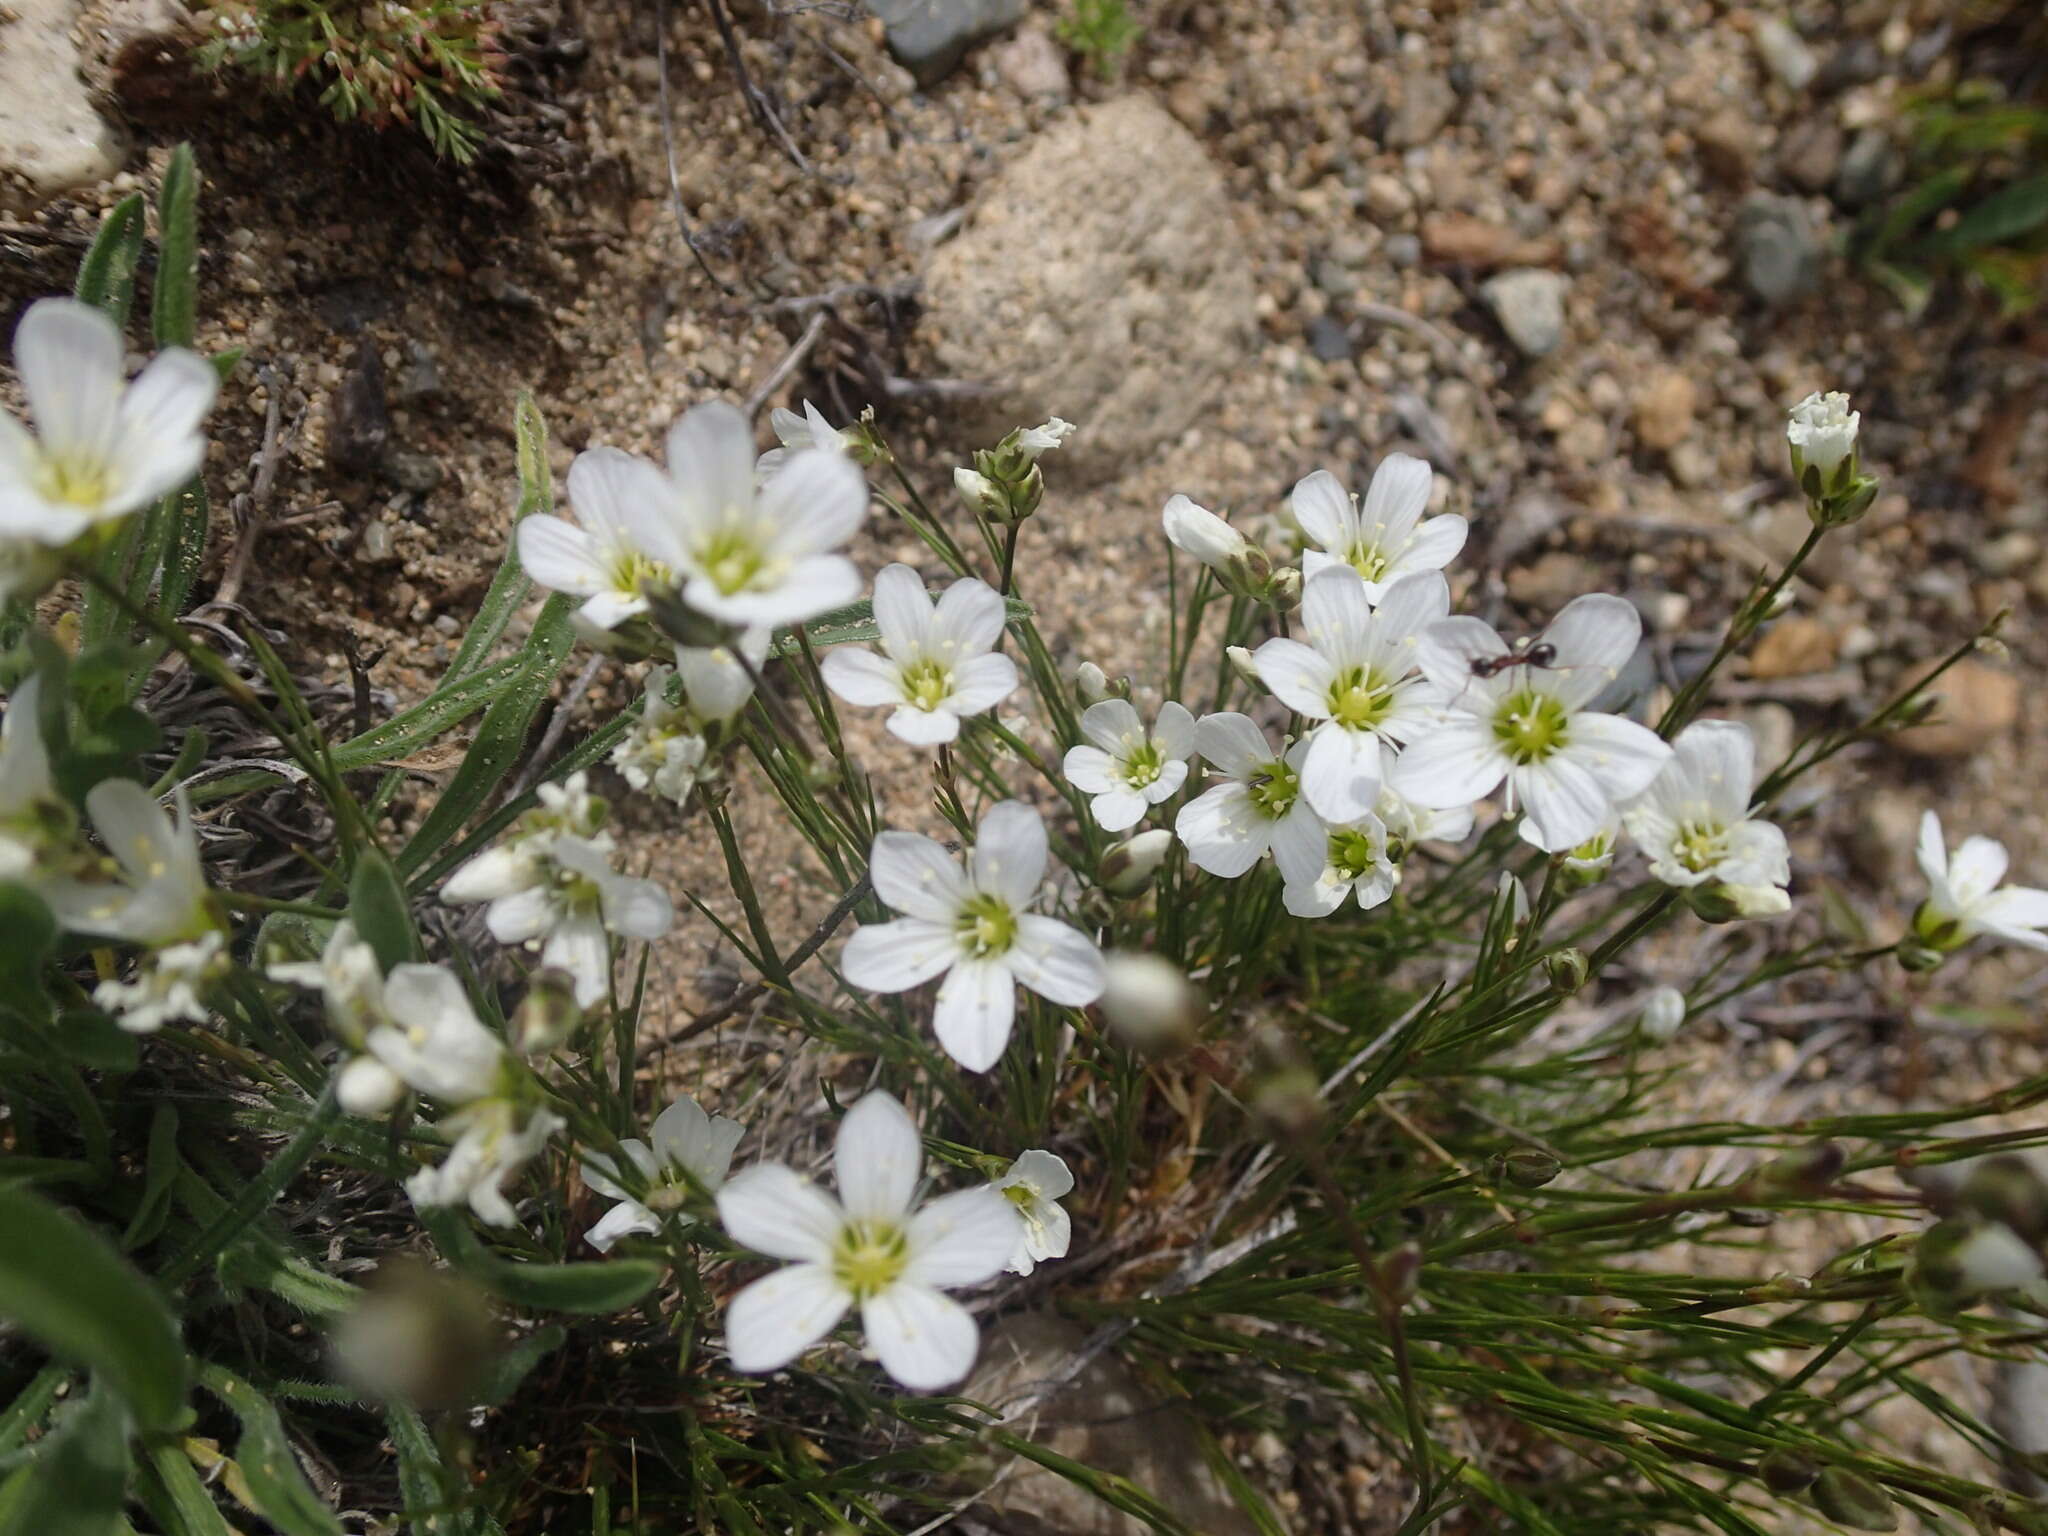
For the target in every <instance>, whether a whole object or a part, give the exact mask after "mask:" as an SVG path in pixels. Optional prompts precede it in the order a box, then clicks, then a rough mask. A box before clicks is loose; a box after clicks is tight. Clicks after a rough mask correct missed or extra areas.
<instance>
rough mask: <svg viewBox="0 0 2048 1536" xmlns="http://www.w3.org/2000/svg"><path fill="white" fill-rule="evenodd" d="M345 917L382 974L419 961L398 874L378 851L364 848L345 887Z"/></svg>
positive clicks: (417, 938)
mask: <svg viewBox="0 0 2048 1536" xmlns="http://www.w3.org/2000/svg"><path fill="white" fill-rule="evenodd" d="M348 911H349V917H350V918H351V919H352V920H353V921H354V923H355V925H356V932H357V933H359V934H361V935H362V938H363V942H364V943H366V944H368V945H369V946H370V948H371V949H372V950H373V951H375V953H376V956H377V963H378V964H379V965H381V966H382V967H383V968H384V969H385V970H387V971H388V970H390V969H391V967H393V966H394V965H404V964H405V963H406V962H407V961H409V960H417V959H419V958H420V941H419V934H418V932H417V930H415V929H414V927H413V922H412V912H411V910H410V909H409V908H408V907H407V905H406V900H405V887H404V885H402V884H401V883H400V882H399V879H398V871H397V870H395V869H393V868H392V867H391V860H389V859H388V858H386V857H385V856H384V851H383V850H382V849H381V848H365V849H364V850H363V852H362V853H361V854H360V855H359V856H358V857H357V859H356V868H355V874H354V875H353V876H351V877H350V879H349V883H348Z"/></svg>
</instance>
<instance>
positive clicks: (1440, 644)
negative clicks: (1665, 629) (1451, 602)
mask: <svg viewBox="0 0 2048 1536" xmlns="http://www.w3.org/2000/svg"><path fill="white" fill-rule="evenodd" d="M1630 611H1631V612H1633V611H1634V610H1633V609H1631V610H1630ZM1507 653H1508V644H1507V642H1506V641H1505V640H1503V639H1501V637H1500V635H1499V633H1498V632H1497V631H1496V630H1495V629H1494V627H1493V626H1492V625H1491V624H1488V623H1486V622H1484V621H1483V620H1480V619H1475V618H1473V617H1471V616H1470V615H1469V614H1460V615H1458V616H1457V617H1456V618H1449V619H1438V620H1437V621H1436V622H1435V623H1434V624H1431V625H1430V626H1429V627H1428V628H1427V629H1425V630H1423V632H1422V645H1421V647H1420V649H1419V650H1418V652H1417V655H1416V659H1417V661H1418V662H1419V663H1420V664H1421V667H1422V675H1423V676H1424V677H1426V678H1428V679H1429V680H1430V681H1431V682H1432V683H1434V684H1436V686H1437V687H1439V688H1441V689H1442V690H1443V691H1444V692H1445V693H1446V694H1447V695H1449V696H1450V702H1451V703H1453V704H1456V705H1457V706H1458V707H1460V708H1463V709H1466V710H1469V711H1472V712H1474V713H1477V712H1478V711H1479V710H1480V709H1482V708H1484V707H1485V701H1486V700H1487V699H1489V698H1490V697H1491V696H1492V693H1493V690H1492V689H1490V688H1488V687H1487V686H1486V684H1487V683H1488V682H1490V681H1491V679H1481V678H1475V677H1474V676H1473V673H1472V663H1473V662H1475V661H1488V660H1492V659H1493V658H1494V657H1497V656H1505V655H1507ZM1603 686H1605V685H1604V684H1603ZM1589 697H1590V695H1589Z"/></svg>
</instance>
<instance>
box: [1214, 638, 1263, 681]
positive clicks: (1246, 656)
mask: <svg viewBox="0 0 2048 1536" xmlns="http://www.w3.org/2000/svg"><path fill="white" fill-rule="evenodd" d="M1223 654H1224V655H1225V656H1227V657H1229V658H1230V670H1231V671H1233V672H1235V673H1236V674H1237V675H1238V676H1239V677H1240V678H1242V679H1243V680H1244V681H1245V682H1247V683H1249V684H1251V685H1252V687H1254V688H1263V687H1265V686H1266V685H1265V684H1264V683H1263V682H1262V681H1260V679H1259V664H1258V663H1257V662H1256V661H1254V660H1253V659H1252V653H1251V652H1250V651H1249V650H1247V649H1246V648H1245V647H1244V646H1241V645H1233V646H1229V647H1227V648H1226V649H1225V650H1224V653H1223Z"/></svg>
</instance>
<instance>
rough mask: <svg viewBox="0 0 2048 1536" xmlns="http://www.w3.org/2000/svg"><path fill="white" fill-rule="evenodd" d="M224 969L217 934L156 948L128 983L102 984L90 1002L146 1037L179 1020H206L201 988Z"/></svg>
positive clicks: (127, 1028)
mask: <svg viewBox="0 0 2048 1536" xmlns="http://www.w3.org/2000/svg"><path fill="white" fill-rule="evenodd" d="M227 970H228V962H227V957H226V956H225V955H224V954H223V953H222V952H221V936H220V935H219V934H218V933H206V934H202V935H201V936H200V937H199V938H197V939H195V940H194V941H193V942H191V943H190V944H172V945H169V946H167V947H166V948H163V949H159V950H158V951H156V953H155V954H153V955H151V956H150V957H149V958H148V959H147V960H145V961H143V963H142V968H141V969H140V970H139V971H138V972H137V973H136V977H135V980H133V981H103V982H101V983H100V984H99V985H98V986H96V987H94V988H93V991H92V1000H93V1001H94V1002H95V1003H97V1004H99V1006H100V1007H102V1008H104V1009H105V1010H106V1011H107V1012H108V1013H111V1014H112V1015H113V1016H114V1022H115V1023H116V1024H119V1025H120V1026H121V1027H122V1028H123V1029H125V1030H127V1031H128V1032H129V1033H130V1034H132V1035H149V1034H154V1033H156V1031H158V1030H160V1029H162V1028H163V1027H164V1026H165V1025H166V1024H169V1023H172V1022H174V1021H176V1020H178V1019H192V1020H194V1021H196V1022H200V1023H203V1022H205V1020H206V1017H207V1012H206V1003H205V1001H204V1000H203V999H202V998H201V996H200V989H201V988H202V987H204V986H205V985H206V984H207V983H208V982H210V981H213V980H216V979H218V978H219V977H220V976H222V975H224V974H226V972H227Z"/></svg>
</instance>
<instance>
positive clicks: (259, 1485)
mask: <svg viewBox="0 0 2048 1536" xmlns="http://www.w3.org/2000/svg"><path fill="white" fill-rule="evenodd" d="M199 1384H200V1385H201V1386H203V1387H205V1388H206V1390H207V1391H209V1392H211V1393H212V1394H213V1395H214V1396H215V1397H217V1398H219V1399H220V1400H221V1401H222V1402H224V1403H226V1404H227V1405H228V1407H230V1408H232V1409H233V1410H234V1411H235V1417H236V1418H238V1419H240V1420H241V1421H242V1439H241V1442H240V1443H239V1444H238V1445H237V1446H236V1447H235V1462H236V1464H237V1465H238V1466H240V1467H241V1469H242V1478H243V1480H244V1481H245V1482H246V1483H247V1484H248V1487H249V1493H250V1496H251V1497H252V1498H253V1499H254V1501H255V1504H256V1507H257V1510H258V1511H259V1512H260V1513H261V1514H262V1516H263V1518H264V1519H266V1520H268V1521H269V1522H270V1523H271V1524H272V1525H274V1526H276V1527H277V1528H278V1530H279V1531H280V1532H282V1533H283V1536H343V1532H342V1527H341V1521H340V1520H339V1519H338V1518H337V1517H336V1515H335V1513H334V1511H333V1510H332V1509H331V1508H329V1507H328V1505H327V1503H326V1502H325V1501H324V1500H323V1499H322V1498H321V1497H320V1495H319V1494H317V1493H315V1492H314V1491H313V1485H312V1484H311V1483H309V1482H307V1481H306V1474H305V1472H304V1471H302V1470H301V1469H300V1467H299V1460H298V1457H297V1456H296V1455H295V1454H294V1453H293V1451H292V1444H291V1437H290V1436H289V1435H287V1434H286V1433H285V1427H284V1420H283V1418H282V1417H280V1416H279V1414H278V1411H277V1408H276V1406H275V1405H274V1404H273V1403H272V1402H271V1401H270V1399H269V1398H267V1397H265V1396H264V1395H263V1394H262V1393H261V1392H258V1391H257V1390H256V1389H255V1388H254V1387H253V1386H251V1385H250V1384H249V1383H248V1382H246V1381H244V1380H242V1379H241V1378H240V1377H239V1376H235V1375H233V1374H231V1373H230V1372H228V1371H225V1370H222V1369H221V1368H220V1367H219V1366H213V1365H210V1366H207V1367H205V1368H204V1369H203V1370H201V1371H200V1373H199Z"/></svg>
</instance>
